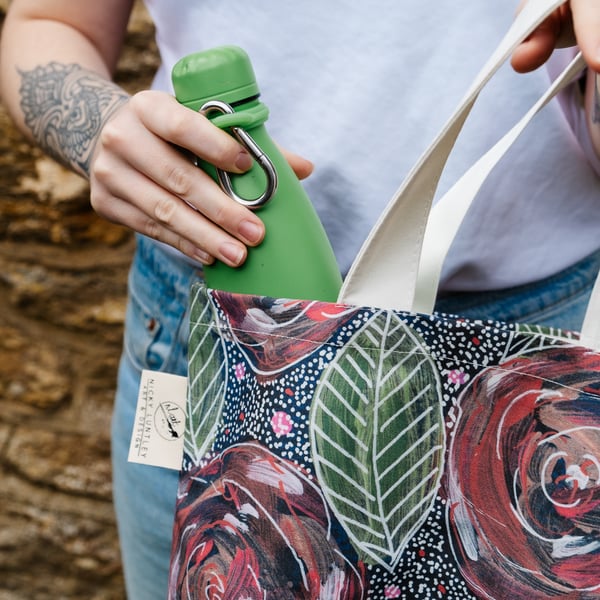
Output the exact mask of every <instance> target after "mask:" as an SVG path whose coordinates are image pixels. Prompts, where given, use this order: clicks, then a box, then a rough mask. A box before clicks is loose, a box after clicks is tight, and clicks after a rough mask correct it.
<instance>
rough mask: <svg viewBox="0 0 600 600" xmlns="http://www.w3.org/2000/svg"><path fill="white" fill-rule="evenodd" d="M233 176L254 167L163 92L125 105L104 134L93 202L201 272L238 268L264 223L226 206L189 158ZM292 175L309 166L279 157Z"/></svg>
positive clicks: (225, 137)
mask: <svg viewBox="0 0 600 600" xmlns="http://www.w3.org/2000/svg"><path fill="white" fill-rule="evenodd" d="M180 149H184V150H185V151H187V152H189V153H190V154H191V155H195V156H198V157H199V158H201V159H203V160H205V161H207V162H209V163H211V164H213V165H215V166H216V167H218V168H220V169H223V170H226V171H229V172H231V173H243V172H244V171H246V170H247V169H249V168H250V166H251V165H252V159H251V157H250V155H249V154H248V153H247V152H246V150H244V149H243V148H242V146H241V145H240V144H239V143H238V142H237V141H236V140H235V139H234V138H233V137H231V136H230V135H229V134H227V133H226V132H224V131H221V130H220V129H219V128H217V127H215V126H214V125H212V124H211V123H210V121H209V120H208V119H206V118H205V117H203V116H202V115H201V114H199V113H196V112H194V111H191V110H190V109H188V108H186V107H184V106H182V105H180V104H179V103H178V102H177V101H176V100H175V99H174V98H173V97H172V96H170V95H169V94H167V93H164V92H158V91H146V92H140V93H138V94H136V95H135V96H133V97H131V98H130V99H129V101H128V102H127V103H125V104H124V105H123V106H122V107H121V108H119V110H118V111H116V112H115V113H114V115H113V116H112V117H111V118H110V120H109V121H108V122H107V123H106V125H105V126H104V128H103V130H102V132H101V134H100V137H99V140H98V144H97V147H96V149H95V153H94V156H93V158H92V161H91V166H90V183H91V202H92V206H93V208H94V209H95V210H96V212H97V213H98V214H100V215H101V216H103V217H105V218H107V219H109V220H111V221H114V222H117V223H120V224H122V225H125V226H127V227H130V228H131V229H133V230H135V231H138V232H140V233H142V234H144V235H147V236H149V237H152V238H154V239H157V240H160V241H162V242H165V243H167V244H170V245H171V246H173V247H175V248H177V249H179V250H180V251H181V252H183V253H184V254H186V255H187V256H189V257H191V258H193V259H195V260H198V261H200V262H202V263H204V264H210V263H212V262H213V261H214V260H215V259H218V260H221V261H223V262H224V263H226V264H228V265H230V266H238V265H240V264H242V263H243V262H244V260H245V258H246V253H247V246H256V245H257V244H259V243H260V242H261V241H262V239H263V237H264V234H265V231H264V226H263V223H262V222H261V220H260V218H259V217H258V216H257V215H256V214H254V213H253V212H252V211H250V210H248V209H247V208H245V207H243V206H241V205H240V204H238V203H237V202H235V201H234V200H232V199H231V198H229V197H228V196H227V195H226V194H225V193H224V192H223V191H222V190H221V188H220V187H219V186H218V185H217V184H216V183H215V182H214V181H213V180H212V179H211V178H210V177H209V176H208V175H207V174H206V173H204V171H202V170H201V169H199V168H197V167H195V166H194V164H193V163H192V161H191V160H190V157H189V156H186V155H185V153H184V152H183V151H182V150H180ZM284 154H285V156H286V158H287V159H288V161H289V162H290V164H291V165H292V168H293V169H294V171H295V172H296V174H297V175H298V176H299V177H300V178H302V177H305V176H307V175H309V174H310V172H311V171H312V165H311V163H310V162H309V161H307V160H305V159H303V158H301V157H299V156H297V155H294V154H291V153H288V152H285V153H284Z"/></svg>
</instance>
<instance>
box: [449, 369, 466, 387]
mask: <svg viewBox="0 0 600 600" xmlns="http://www.w3.org/2000/svg"><path fill="white" fill-rule="evenodd" d="M466 380H467V376H466V375H465V374H464V372H463V371H461V370H460V369H453V370H452V371H450V372H449V373H448V381H449V382H450V383H454V384H456V385H462V384H463V383H465V381H466Z"/></svg>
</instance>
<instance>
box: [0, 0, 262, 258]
mask: <svg viewBox="0 0 600 600" xmlns="http://www.w3.org/2000/svg"><path fill="white" fill-rule="evenodd" d="M132 2H133V0H101V1H99V2H73V1H72V0H71V1H70V0H46V1H44V2H38V1H37V0H13V1H12V2H11V4H10V7H9V11H8V14H7V17H6V21H5V24H4V29H3V32H2V40H1V47H0V88H1V90H2V97H3V101H4V103H5V105H6V107H7V109H8V111H9V112H10V114H11V115H12V117H13V118H14V120H15V122H16V123H17V125H18V126H19V127H20V128H21V129H22V131H23V132H24V133H25V134H26V135H27V136H28V137H29V138H31V139H32V140H34V141H35V142H36V143H38V144H39V145H40V146H41V147H42V148H43V149H44V150H45V151H46V152H48V153H49V154H50V155H52V156H53V157H55V158H56V159H57V160H59V161H60V162H62V163H63V164H64V165H66V166H68V167H69V168H71V169H73V170H74V171H76V172H78V173H80V174H81V175H83V176H85V177H88V178H89V180H90V186H91V202H92V206H93V207H94V209H95V210H96V212H98V213H99V214H100V215H102V216H104V217H105V218H107V219H109V220H112V221H115V222H118V223H121V224H124V225H126V226H128V227H130V228H132V229H134V230H136V231H139V232H140V233H142V234H145V235H148V236H150V237H153V238H155V239H158V240H161V241H164V242H166V243H169V244H171V245H172V246H174V247H176V248H179V249H180V250H181V251H182V252H184V253H185V254H187V255H188V256H190V257H192V258H194V259H196V260H200V261H201V262H205V263H210V262H212V260H214V258H213V257H216V258H218V259H220V260H223V261H224V262H226V263H227V264H230V265H233V266H235V265H238V264H240V263H241V262H243V260H244V259H245V256H246V246H247V245H255V244H257V243H259V242H260V241H261V239H262V237H263V235H264V227H263V225H262V222H261V221H260V219H259V218H258V217H257V216H255V215H254V214H253V213H251V212H250V211H248V210H247V209H246V208H244V207H242V206H240V205H238V204H237V203H235V202H234V201H233V200H231V199H230V198H228V197H227V196H226V195H225V194H224V193H223V192H222V191H221V190H220V188H219V187H218V186H217V185H216V184H215V183H214V182H213V181H212V179H210V177H208V175H206V174H205V173H204V172H202V171H201V170H200V169H197V168H196V167H194V166H193V165H192V164H191V162H190V161H189V160H188V159H187V158H186V157H185V156H184V155H183V154H182V153H181V152H179V151H177V150H176V149H175V148H176V147H182V148H185V149H187V150H189V151H190V152H191V153H193V154H195V155H197V156H199V157H201V158H203V159H204V160H207V161H209V162H211V163H213V164H215V165H216V166H218V167H220V168H222V169H225V170H228V171H232V172H238V173H239V172H242V171H243V170H245V169H247V168H249V166H250V164H251V162H250V158H249V156H248V154H247V153H246V152H245V151H244V150H243V149H242V148H241V146H240V145H239V144H238V143H237V142H236V141H235V140H234V139H233V138H232V137H231V136H229V135H228V134H226V133H225V132H223V131H221V130H219V129H218V128H216V127H214V126H213V125H211V124H210V122H209V121H208V120H207V119H205V118H204V117H203V116H201V115H200V114H198V113H194V112H192V111H190V110H189V109H187V108H184V107H182V106H181V105H179V104H178V103H177V102H176V100H175V99H174V98H172V97H171V96H170V95H169V94H166V93H162V92H150V91H145V92H141V93H139V94H136V95H135V96H133V97H132V98H129V97H128V95H127V94H126V93H125V91H124V90H122V89H120V88H119V87H118V86H116V85H115V84H114V83H112V81H111V76H112V73H113V71H114V69H115V66H116V63H117V60H118V57H119V54H120V51H121V47H122V43H123V39H124V35H125V32H126V26H127V21H128V18H129V14H130V11H131V8H132Z"/></svg>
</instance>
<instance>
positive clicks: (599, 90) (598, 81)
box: [588, 70, 600, 123]
mask: <svg viewBox="0 0 600 600" xmlns="http://www.w3.org/2000/svg"><path fill="white" fill-rule="evenodd" d="M588 76H593V77H594V99H593V106H592V123H600V77H598V74H597V73H592V71H591V70H590V71H589V73H588Z"/></svg>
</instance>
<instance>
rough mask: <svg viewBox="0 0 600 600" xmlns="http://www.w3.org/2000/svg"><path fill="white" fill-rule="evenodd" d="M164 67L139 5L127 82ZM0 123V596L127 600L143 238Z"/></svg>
mask: <svg viewBox="0 0 600 600" xmlns="http://www.w3.org/2000/svg"><path fill="white" fill-rule="evenodd" d="M8 5H9V1H7V0H0V19H1V20H2V21H3V20H4V15H5V12H6V8H7V7H8ZM156 65H157V53H156V50H155V47H154V44H153V29H152V25H151V22H150V20H149V18H148V15H147V14H146V13H145V11H144V10H143V8H142V7H141V6H140V5H138V4H136V7H135V11H134V14H133V18H132V20H131V23H130V27H129V34H128V38H127V42H126V50H125V52H124V55H123V57H122V60H121V63H120V66H119V71H118V75H117V79H118V81H119V82H121V83H122V84H123V85H124V86H125V87H126V88H127V89H128V90H130V91H132V92H134V91H136V90H139V89H142V88H144V87H147V86H148V83H149V81H150V79H151V77H152V73H153V72H154V69H155V68H156ZM0 133H1V135H0V600H25V599H27V600H46V599H52V600H58V599H62V598H81V599H85V600H107V599H120V598H124V592H123V580H122V574H121V566H120V561H119V550H118V543H117V533H116V527H115V521H114V517H113V512H112V504H111V481H110V448H109V426H110V414H111V409H112V400H113V393H114V385H115V378H116V370H117V362H118V358H119V354H120V345H121V334H122V324H123V317H124V310H125V298H126V276H127V270H128V266H129V262H130V258H131V254H132V249H133V244H132V241H133V240H132V236H131V234H130V233H129V232H127V231H126V230H124V229H123V228H120V227H117V226H115V225H111V224H108V223H106V222H104V221H102V220H101V219H99V218H98V217H96V216H95V214H94V213H93V211H92V210H91V209H90V207H89V202H88V187H87V183H86V182H85V181H83V180H82V179H80V178H79V177H77V176H75V175H73V174H71V173H70V172H68V171H67V170H65V169H63V168H62V167H60V166H59V165H57V164H56V163H54V162H53V161H52V160H51V159H49V158H46V157H45V156H44V155H43V154H42V153H41V152H40V151H39V150H37V149H36V148H34V147H33V146H31V145H30V144H28V143H27V142H26V141H25V140H24V138H23V136H22V135H21V134H20V133H19V132H18V131H17V130H15V128H14V127H13V126H12V124H11V122H10V120H9V118H8V116H7V115H6V113H5V111H4V109H3V108H0Z"/></svg>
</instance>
